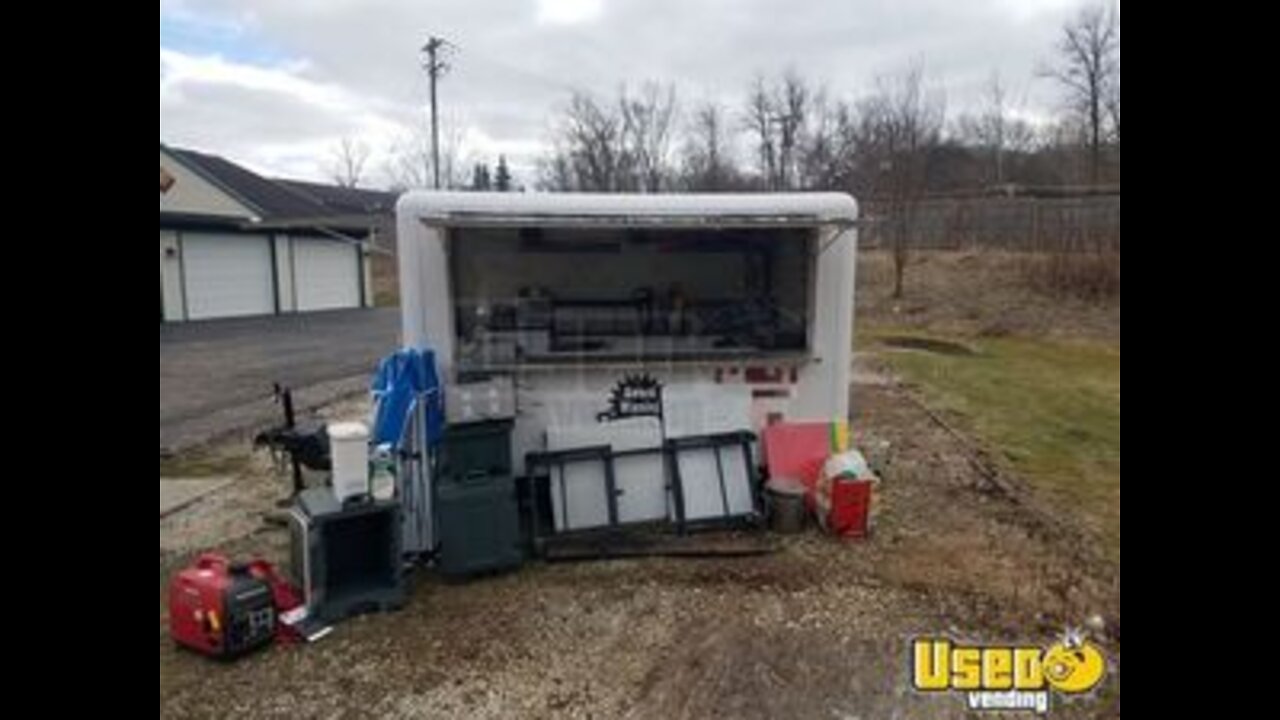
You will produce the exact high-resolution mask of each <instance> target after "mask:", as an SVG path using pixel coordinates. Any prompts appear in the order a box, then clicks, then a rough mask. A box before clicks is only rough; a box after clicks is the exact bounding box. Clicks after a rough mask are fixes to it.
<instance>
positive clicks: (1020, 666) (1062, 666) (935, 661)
mask: <svg viewBox="0 0 1280 720" xmlns="http://www.w3.org/2000/svg"><path fill="white" fill-rule="evenodd" d="M1106 666H1107V663H1106V659H1105V658H1103V656H1102V651H1101V650H1099V649H1098V647H1097V646H1096V645H1094V644H1093V643H1091V642H1089V641H1088V640H1087V639H1086V638H1085V636H1084V634H1083V633H1081V632H1080V631H1079V630H1068V631H1067V633H1066V634H1065V635H1063V636H1062V638H1060V639H1059V640H1058V642H1055V643H1054V644H1052V645H1050V646H1048V647H1043V648H1042V647H1038V646H1035V645H1025V646H1019V645H985V644H975V645H966V644H960V643H956V642H953V641H952V640H951V639H950V638H946V637H926V638H916V639H915V640H913V641H912V643H911V684H912V687H913V688H914V689H915V690H916V691H917V692H921V693H943V692H960V693H964V694H965V699H966V701H967V702H968V706H969V709H970V710H973V711H987V710H1022V711H1027V710H1030V711H1034V712H1037V713H1040V714H1044V713H1047V712H1048V711H1049V700H1050V695H1051V693H1053V692H1056V693H1060V694H1062V695H1068V696H1070V695H1080V694H1083V693H1087V692H1089V691H1091V690H1093V689H1094V688H1095V687H1097V686H1098V684H1099V683H1101V682H1102V677H1103V675H1105V674H1106Z"/></svg>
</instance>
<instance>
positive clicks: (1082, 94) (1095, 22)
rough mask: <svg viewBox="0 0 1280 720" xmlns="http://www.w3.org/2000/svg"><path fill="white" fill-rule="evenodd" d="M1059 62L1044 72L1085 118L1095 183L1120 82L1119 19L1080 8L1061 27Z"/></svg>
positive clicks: (1102, 9)
mask: <svg viewBox="0 0 1280 720" xmlns="http://www.w3.org/2000/svg"><path fill="white" fill-rule="evenodd" d="M1057 51H1058V62H1057V64H1056V65H1054V66H1052V67H1050V68H1048V69H1047V70H1046V73H1047V74H1048V75H1049V76H1050V77H1052V78H1053V79H1055V80H1057V81H1058V83H1059V84H1060V85H1062V87H1063V89H1064V90H1065V91H1066V93H1067V101H1068V103H1069V104H1070V106H1071V108H1072V110H1073V111H1075V112H1077V113H1079V114H1080V115H1081V116H1082V118H1083V119H1084V124H1085V131H1086V133H1087V136H1086V142H1087V144H1088V147H1089V178H1090V180H1091V181H1092V182H1094V183H1097V182H1098V181H1099V179H1100V168H1101V165H1102V143H1103V140H1104V137H1105V135H1106V134H1107V128H1106V123H1107V120H1108V117H1107V100H1108V97H1109V95H1110V93H1111V92H1112V87H1113V85H1115V86H1116V97H1117V99H1118V97H1119V94H1118V93H1119V88H1118V84H1119V80H1120V18H1119V16H1118V15H1117V14H1116V12H1115V10H1114V9H1112V8H1111V7H1110V6H1106V5H1097V6H1094V7H1086V8H1084V9H1082V10H1081V11H1080V13H1079V15H1077V16H1076V17H1075V18H1074V19H1073V20H1071V21H1069V22H1068V23H1067V24H1066V25H1064V26H1063V28H1062V38H1061V39H1060V40H1059V41H1058V46H1057Z"/></svg>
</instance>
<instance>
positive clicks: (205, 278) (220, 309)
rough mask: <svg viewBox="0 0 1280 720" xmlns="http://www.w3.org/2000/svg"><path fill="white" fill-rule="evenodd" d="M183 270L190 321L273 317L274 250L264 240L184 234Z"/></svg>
mask: <svg viewBox="0 0 1280 720" xmlns="http://www.w3.org/2000/svg"><path fill="white" fill-rule="evenodd" d="M182 267H183V273H184V275H185V277H186V291H187V317H189V318H191V319H192V320H198V319H201V318H216V317H232V316H236V315H265V314H269V313H273V312H275V297H274V293H275V288H274V285H273V281H272V277H271V246H270V244H269V243H268V242H267V238H266V237H264V236H262V235H212V234H196V233H184V234H183V236H182Z"/></svg>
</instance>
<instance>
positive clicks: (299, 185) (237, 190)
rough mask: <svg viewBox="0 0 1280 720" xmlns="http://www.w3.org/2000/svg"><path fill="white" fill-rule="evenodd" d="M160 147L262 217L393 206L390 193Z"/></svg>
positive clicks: (366, 210) (351, 212) (373, 210)
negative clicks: (282, 175) (277, 174)
mask: <svg viewBox="0 0 1280 720" xmlns="http://www.w3.org/2000/svg"><path fill="white" fill-rule="evenodd" d="M161 148H163V149H165V150H168V151H169V152H170V153H172V154H173V155H174V156H176V157H177V158H178V159H179V160H180V161H182V162H183V163H184V164H186V165H189V166H191V167H192V169H194V170H195V171H196V172H198V173H200V174H202V175H204V176H205V177H206V178H207V179H208V180H209V181H211V182H213V183H214V184H215V185H218V186H219V187H220V188H221V189H222V190H224V191H226V192H228V193H230V194H231V195H232V196H234V197H236V198H237V199H239V200H241V201H242V202H244V203H245V204H247V205H249V206H250V207H251V208H252V209H254V210H255V211H257V212H258V213H259V214H260V216H261V217H262V219H263V220H282V219H288V218H323V217H337V216H352V215H370V214H375V215H376V214H389V213H391V212H393V211H394V209H395V202H396V196H395V194H393V193H388V192H381V191H378V190H364V189H361V188H344V187H337V186H334V185H323V184H321V183H312V182H304V181H301V180H279V179H271V178H265V177H262V176H261V175H259V174H257V173H255V172H253V171H252V170H249V169H247V168H244V167H241V166H239V165H237V164H235V163H233V162H231V161H230V160H227V159H226V158H222V157H219V156H217V155H210V154H208V153H202V152H196V151H194V150H185V149H180V148H174V147H167V148H166V147H165V146H163V145H161Z"/></svg>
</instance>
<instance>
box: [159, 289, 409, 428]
mask: <svg viewBox="0 0 1280 720" xmlns="http://www.w3.org/2000/svg"><path fill="white" fill-rule="evenodd" d="M399 330H400V314H399V309H398V308H375V309H367V310H341V311H333V312H322V313H308V314H303V315H284V316H272V317H256V318H242V319H231V320H212V321H204V322H192V323H181V324H168V325H165V324H162V325H161V326H160V447H161V449H162V450H166V449H168V450H178V449H182V448H185V447H189V446H191V445H196V444H199V443H202V442H205V441H207V440H209V439H210V438H212V437H215V436H217V435H220V434H223V433H226V432H228V431H231V430H236V429H239V428H243V427H246V426H250V425H256V424H260V423H263V422H268V421H270V420H271V419H272V417H273V416H274V414H275V413H278V412H279V409H278V408H276V407H275V406H274V405H273V404H272V403H271V400H270V395H271V385H272V383H274V382H282V383H284V384H286V385H290V386H292V387H293V388H294V389H295V390H297V391H298V392H297V393H296V395H297V396H298V397H297V402H298V404H299V406H300V407H308V406H314V405H318V404H321V403H324V402H328V401H330V400H332V399H333V398H334V397H337V396H339V395H342V394H346V393H350V392H355V391H358V390H359V389H360V388H361V387H363V386H364V384H365V383H366V382H367V381H368V379H369V376H370V375H371V374H372V372H373V368H374V364H375V363H376V362H377V360H378V358H380V357H382V356H383V355H386V354H387V353H388V352H390V351H391V350H393V349H394V348H395V347H396V345H397V343H398V338H399Z"/></svg>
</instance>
